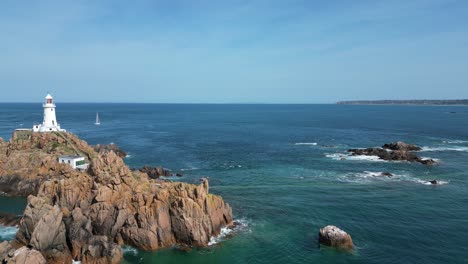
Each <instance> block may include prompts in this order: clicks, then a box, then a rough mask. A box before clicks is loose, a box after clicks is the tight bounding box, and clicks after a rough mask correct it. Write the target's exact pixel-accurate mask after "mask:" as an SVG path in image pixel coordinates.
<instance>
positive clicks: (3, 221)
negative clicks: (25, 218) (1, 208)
mask: <svg viewBox="0 0 468 264" xmlns="http://www.w3.org/2000/svg"><path fill="white" fill-rule="evenodd" d="M20 220H21V215H15V214H11V213H6V212H0V225H4V226H16V225H18V224H19V221H20Z"/></svg>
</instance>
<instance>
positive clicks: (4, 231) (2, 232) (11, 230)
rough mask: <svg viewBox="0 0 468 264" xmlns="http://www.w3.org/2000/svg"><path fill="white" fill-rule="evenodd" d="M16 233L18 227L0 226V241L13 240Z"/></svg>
mask: <svg viewBox="0 0 468 264" xmlns="http://www.w3.org/2000/svg"><path fill="white" fill-rule="evenodd" d="M17 231H18V227H15V226H2V225H0V240H13V239H14V238H15V236H16V232H17Z"/></svg>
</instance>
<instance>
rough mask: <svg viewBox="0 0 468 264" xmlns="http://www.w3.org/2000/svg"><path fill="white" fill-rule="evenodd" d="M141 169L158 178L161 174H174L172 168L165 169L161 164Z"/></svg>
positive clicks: (151, 176) (152, 177) (167, 175)
mask: <svg viewBox="0 0 468 264" xmlns="http://www.w3.org/2000/svg"><path fill="white" fill-rule="evenodd" d="M139 171H140V172H143V173H146V174H148V176H149V177H150V178H151V179H157V178H159V177H160V176H165V177H169V176H173V174H172V173H171V171H170V170H167V169H164V168H163V167H161V166H158V167H150V166H144V167H142V168H140V169H139Z"/></svg>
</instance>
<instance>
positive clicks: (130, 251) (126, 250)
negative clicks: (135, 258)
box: [122, 246, 138, 255]
mask: <svg viewBox="0 0 468 264" xmlns="http://www.w3.org/2000/svg"><path fill="white" fill-rule="evenodd" d="M122 252H123V254H124V255H125V254H127V255H137V254H138V250H137V249H136V248H134V247H131V246H122Z"/></svg>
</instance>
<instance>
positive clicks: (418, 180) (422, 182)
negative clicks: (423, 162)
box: [415, 179, 448, 186]
mask: <svg viewBox="0 0 468 264" xmlns="http://www.w3.org/2000/svg"><path fill="white" fill-rule="evenodd" d="M415 182H417V183H421V184H424V185H434V186H436V185H443V184H447V183H448V182H447V181H437V184H432V183H430V182H429V181H424V180H421V179H416V180H415Z"/></svg>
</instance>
